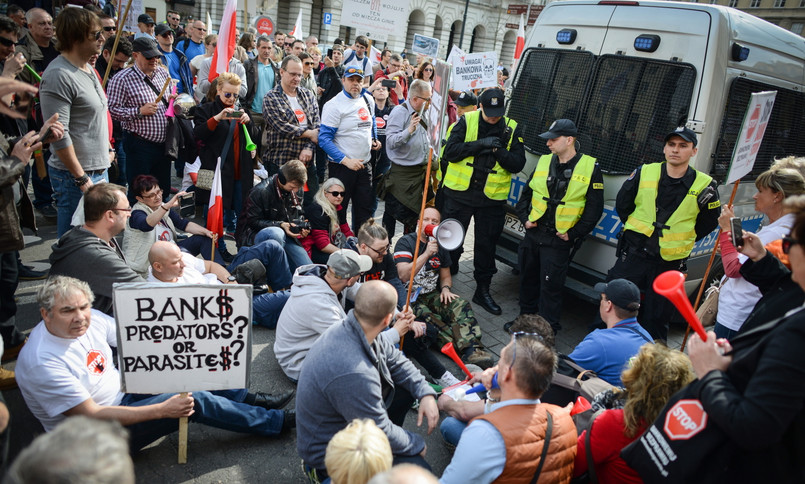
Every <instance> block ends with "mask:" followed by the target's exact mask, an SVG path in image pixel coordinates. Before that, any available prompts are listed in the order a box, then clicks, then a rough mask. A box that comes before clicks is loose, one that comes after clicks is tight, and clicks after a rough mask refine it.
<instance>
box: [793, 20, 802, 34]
mask: <svg viewBox="0 0 805 484" xmlns="http://www.w3.org/2000/svg"><path fill="white" fill-rule="evenodd" d="M804 25H805V24H802V23H801V22H795V23H793V24H791V32H794V33H795V34H799V35H802V27H803V26H804Z"/></svg>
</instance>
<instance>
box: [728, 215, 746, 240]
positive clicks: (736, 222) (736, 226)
mask: <svg viewBox="0 0 805 484" xmlns="http://www.w3.org/2000/svg"><path fill="white" fill-rule="evenodd" d="M730 227H731V228H730V230H731V231H732V245H734V246H735V247H741V246H743V245H744V235H743V234H744V231H743V227H742V226H741V219H740V218H738V217H732V218H730Z"/></svg>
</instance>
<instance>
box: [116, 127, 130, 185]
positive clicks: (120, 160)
mask: <svg viewBox="0 0 805 484" xmlns="http://www.w3.org/2000/svg"><path fill="white" fill-rule="evenodd" d="M119 138H120V139H115V153H116V154H117V170H118V177H117V180H116V181H113V183H117V184H118V185H120V186H121V187H128V186H129V180H128V178H126V176H127V175H126V150H125V148H123V140H125V139H126V134H125V133H124V132H123V130H120V136H119Z"/></svg>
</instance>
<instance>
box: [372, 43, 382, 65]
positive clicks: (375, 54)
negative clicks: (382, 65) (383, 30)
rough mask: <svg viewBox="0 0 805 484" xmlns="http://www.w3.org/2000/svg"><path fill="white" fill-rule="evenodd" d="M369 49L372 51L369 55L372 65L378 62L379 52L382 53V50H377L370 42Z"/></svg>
mask: <svg viewBox="0 0 805 484" xmlns="http://www.w3.org/2000/svg"><path fill="white" fill-rule="evenodd" d="M371 49H372V51H371V55H370V56H369V60H370V61H372V65H374V64H377V63H379V62H380V54H382V52H380V51H379V50H377V47H375V46H374V44H372V47H371Z"/></svg>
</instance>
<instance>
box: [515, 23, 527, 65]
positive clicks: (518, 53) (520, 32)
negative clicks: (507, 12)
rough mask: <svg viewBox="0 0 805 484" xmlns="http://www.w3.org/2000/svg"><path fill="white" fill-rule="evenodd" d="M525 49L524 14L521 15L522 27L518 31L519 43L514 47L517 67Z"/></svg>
mask: <svg viewBox="0 0 805 484" xmlns="http://www.w3.org/2000/svg"><path fill="white" fill-rule="evenodd" d="M524 48H525V26H524V25H523V14H520V27H519V28H518V29H517V42H516V43H515V45H514V65H515V66H517V61H519V60H520V56H521V55H523V49H524Z"/></svg>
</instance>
